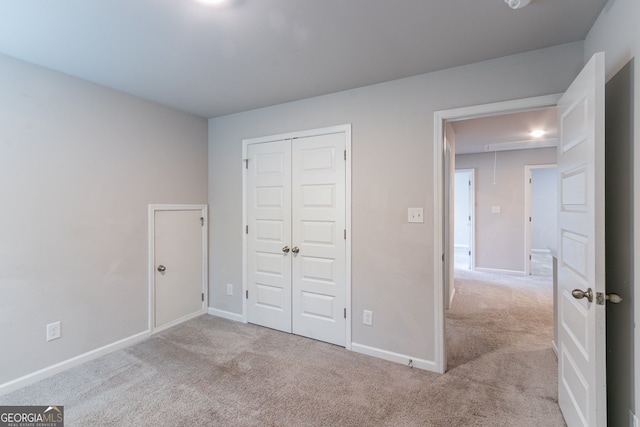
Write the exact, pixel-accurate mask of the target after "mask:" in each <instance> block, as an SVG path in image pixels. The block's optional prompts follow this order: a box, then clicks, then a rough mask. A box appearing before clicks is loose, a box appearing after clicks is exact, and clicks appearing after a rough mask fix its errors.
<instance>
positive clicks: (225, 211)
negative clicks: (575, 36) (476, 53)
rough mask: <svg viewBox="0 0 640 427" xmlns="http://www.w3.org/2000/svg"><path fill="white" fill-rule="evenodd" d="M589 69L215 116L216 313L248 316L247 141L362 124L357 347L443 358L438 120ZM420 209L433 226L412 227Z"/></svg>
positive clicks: (552, 88) (462, 75) (498, 74)
mask: <svg viewBox="0 0 640 427" xmlns="http://www.w3.org/2000/svg"><path fill="white" fill-rule="evenodd" d="M582 65H583V45H582V43H581V42H577V43H572V44H567V45H562V46H557V47H552V48H548V49H543V50H538V51H533V52H528V53H523V54H518V55H513V56H509V57H504V58H499V59H495V60H491V61H486V62H482V63H477V64H473V65H468V66H463V67H458V68H453V69H449V70H444V71H440V72H435V73H430V74H425V75H420V76H416V77H412V78H407V79H402V80H397V81H392V82H388V83H384V84H379V85H374V86H368V87H363V88H359V89H353V90H349V91H344V92H340V93H335V94H331V95H327V96H322V97H317V98H312V99H307V100H302V101H298V102H292V103H287V104H282V105H278V106H274V107H269V108H263V109H259V110H255V111H249V112H245V113H241V114H234V115H229V116H225V117H219V118H215V119H211V120H210V121H209V160H210V164H209V203H210V205H211V209H212V220H213V222H212V224H211V233H210V242H211V261H210V268H211V270H210V271H211V272H212V275H211V281H210V301H209V303H210V306H211V307H213V308H215V309H217V310H223V311H227V312H230V313H235V314H240V313H241V312H242V295H241V294H240V293H239V292H235V293H234V295H233V296H227V295H226V294H225V289H226V284H227V283H231V284H234V285H235V286H236V289H238V288H239V287H241V285H242V228H243V224H242V162H241V158H242V155H241V153H242V140H243V139H245V138H252V137H260V136H265V135H273V134H279V133H285V132H291V131H296V130H302V129H313V128H320V127H325V126H330V125H336V124H343V123H351V124H352V126H353V127H352V130H353V156H352V157H353V158H352V195H353V197H352V203H351V206H352V239H353V241H352V309H353V311H352V313H353V318H352V319H353V320H352V333H353V342H354V343H358V344H362V345H367V346H370V347H373V348H377V349H381V350H385V351H388V352H393V353H397V354H403V355H410V356H412V357H414V358H417V359H423V360H427V361H433V360H434V359H435V354H436V348H435V346H436V343H435V338H434V337H435V330H434V328H435V321H434V306H435V304H439V303H440V302H438V301H435V298H434V293H435V290H434V286H433V281H434V270H435V269H434V265H433V263H434V251H436V253H439V252H440V251H441V239H442V237H441V236H434V235H433V234H434V224H433V209H434V200H433V199H434V193H433V164H434V157H433V156H434V152H433V151H434V145H433V113H434V112H435V111H437V110H444V109H450V108H454V107H462V106H469V105H477V104H484V103H490V102H495V101H502V100H509V99H518V98H525V97H531V96H538V95H544V94H550V93H558V92H562V91H564V90H565V89H566V88H567V87H568V86H569V84H570V82H571V81H572V80H573V78H574V77H575V76H576V75H577V73H578V72H579V70H580V69H581V68H582ZM420 206H422V207H424V208H425V222H424V224H407V208H408V207H420ZM521 268H522V267H520V269H521ZM363 309H368V310H373V312H374V318H375V323H374V326H373V327H368V326H364V327H363V325H362V321H361V319H362V310H363Z"/></svg>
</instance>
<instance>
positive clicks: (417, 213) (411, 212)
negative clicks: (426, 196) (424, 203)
mask: <svg viewBox="0 0 640 427" xmlns="http://www.w3.org/2000/svg"><path fill="white" fill-rule="evenodd" d="M408 221H409V222H420V223H421V222H424V208H409V209H408Z"/></svg>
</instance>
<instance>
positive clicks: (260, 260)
mask: <svg viewBox="0 0 640 427" xmlns="http://www.w3.org/2000/svg"><path fill="white" fill-rule="evenodd" d="M247 155H248V156H247V157H248V159H247V160H248V163H247V164H246V174H247V175H246V180H245V183H246V188H245V194H246V200H245V203H246V208H247V226H246V230H245V232H246V234H247V293H246V295H245V297H246V299H247V320H248V321H249V322H250V323H254V324H257V325H261V326H266V327H269V328H273V329H277V330H280V331H284V332H290V333H294V334H296V335H302V336H305V337H309V338H314V339H317V340H321V341H326V342H329V343H333V344H337V345H341V346H344V345H345V337H346V305H345V304H346V295H345V294H346V240H345V237H346V219H345V217H346V201H345V195H346V191H345V186H346V176H345V175H346V169H345V166H346V161H345V157H346V155H345V134H344V133H333V134H327V135H318V136H310V137H304V138H295V139H286V140H281V141H273V142H264V143H255V144H250V145H248V147H247Z"/></svg>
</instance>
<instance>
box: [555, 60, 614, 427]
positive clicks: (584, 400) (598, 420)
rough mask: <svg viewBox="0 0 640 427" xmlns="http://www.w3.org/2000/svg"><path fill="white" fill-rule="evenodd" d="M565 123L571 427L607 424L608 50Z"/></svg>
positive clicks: (570, 93) (580, 82)
mask: <svg viewBox="0 0 640 427" xmlns="http://www.w3.org/2000/svg"><path fill="white" fill-rule="evenodd" d="M558 124H559V131H560V141H559V145H558V193H559V196H558V201H559V206H558V207H559V212H560V213H559V217H558V228H559V235H558V244H559V247H558V299H557V300H558V305H559V307H558V324H559V330H558V352H559V353H558V403H559V405H560V408H561V410H562V413H563V415H564V418H565V420H566V422H567V425H568V426H569V427H573V426H594V427H595V426H605V425H606V423H607V413H606V409H607V405H606V365H605V353H606V351H605V350H606V347H605V346H606V342H605V338H606V336H605V333H606V330H605V305H604V301H603V303H602V305H601V304H600V303H599V302H598V295H604V292H605V283H604V281H605V258H604V256H605V253H604V248H605V241H604V203H605V201H604V53H597V54H595V55H594V56H593V57H592V58H591V60H590V61H589V62H588V63H587V65H586V66H585V67H584V69H583V70H582V72H581V73H580V74H579V75H578V77H577V78H576V79H575V80H574V82H573V84H572V85H571V86H570V87H569V89H568V90H567V91H566V92H565V94H564V96H563V97H562V99H561V100H560V102H559V103H558ZM576 289H577V290H578V291H583V292H585V293H590V295H591V297H592V300H591V301H589V299H591V298H589V297H588V296H586V297H584V298H582V299H577V298H576V296H580V295H576V294H579V292H573V291H574V290H576Z"/></svg>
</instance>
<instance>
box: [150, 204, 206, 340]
mask: <svg viewBox="0 0 640 427" xmlns="http://www.w3.org/2000/svg"><path fill="white" fill-rule="evenodd" d="M197 210H199V211H201V215H202V217H203V218H204V224H203V225H202V293H203V294H204V298H203V300H204V301H202V305H201V308H200V310H198V311H196V312H195V313H191V314H189V315H187V316H184V317H181V318H180V319H176V320H174V321H172V322H169V323H167V324H165V325H162V326H160V327H157V328H156V327H154V326H153V325H154V324H155V311H156V310H155V304H154V301H155V288H156V284H155V268H156V267H155V213H156V212H158V211H197ZM148 212H149V213H148V224H149V229H148V233H149V236H148V238H149V243H148V244H149V246H148V252H149V259H148V275H149V276H148V277H149V279H148V280H149V305H148V311H149V320H148V324H147V328H148V329H149V331H150V332H151V334H155V333H157V332H160V331H163V330H165V329H167V328H170V327H171V326H175V325H177V324H178V323H182V322H185V321H187V320H189V319H193V318H194V317H198V316H200V315H202V314H205V313H206V312H207V306H208V305H209V304H208V301H209V286H208V283H209V207H208V206H207V205H200V204H185V205H180V204H166V205H164V204H150V205H149V208H148Z"/></svg>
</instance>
